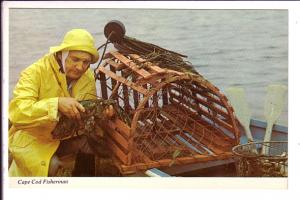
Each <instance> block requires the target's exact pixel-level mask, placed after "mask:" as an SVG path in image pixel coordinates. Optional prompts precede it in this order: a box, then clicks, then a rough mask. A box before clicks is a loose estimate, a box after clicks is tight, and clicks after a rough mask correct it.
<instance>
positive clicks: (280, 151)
mask: <svg viewBox="0 0 300 200" xmlns="http://www.w3.org/2000/svg"><path fill="white" fill-rule="evenodd" d="M263 147H267V148H268V149H269V150H268V153H267V154H265V153H263V152H264V151H263ZM253 148H255V149H256V150H257V153H254V152H253ZM232 151H233V153H234V155H235V156H234V158H235V160H236V162H235V164H236V171H237V176H243V177H287V176H288V143H287V142H286V141H285V142H282V141H271V142H253V143H248V144H242V145H237V146H235V147H234V148H233V149H232Z"/></svg>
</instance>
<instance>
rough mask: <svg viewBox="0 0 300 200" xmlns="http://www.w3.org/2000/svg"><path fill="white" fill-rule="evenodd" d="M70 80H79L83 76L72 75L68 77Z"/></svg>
mask: <svg viewBox="0 0 300 200" xmlns="http://www.w3.org/2000/svg"><path fill="white" fill-rule="evenodd" d="M67 77H68V78H69V79H70V80H78V79H79V78H80V77H81V76H80V75H70V76H67Z"/></svg>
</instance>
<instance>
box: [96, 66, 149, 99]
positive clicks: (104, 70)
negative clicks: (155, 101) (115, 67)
mask: <svg viewBox="0 0 300 200" xmlns="http://www.w3.org/2000/svg"><path fill="white" fill-rule="evenodd" d="M100 71H101V72H103V73H105V74H107V75H109V76H110V77H111V78H113V79H115V80H117V81H120V82H121V83H123V84H125V85H127V86H128V87H131V88H133V89H134V90H136V91H138V92H140V93H142V94H144V95H146V94H147V93H148V91H147V90H146V89H144V88H142V87H140V86H138V85H136V84H134V83H133V82H131V81H128V80H126V79H125V78H123V77H120V76H117V75H116V74H115V73H113V72H111V71H109V70H106V69H104V68H101V69H100Z"/></svg>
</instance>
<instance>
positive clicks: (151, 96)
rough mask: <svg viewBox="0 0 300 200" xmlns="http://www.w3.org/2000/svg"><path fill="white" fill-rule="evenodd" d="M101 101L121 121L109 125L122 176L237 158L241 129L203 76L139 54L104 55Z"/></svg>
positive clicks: (225, 99) (225, 100)
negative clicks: (112, 104)
mask: <svg viewBox="0 0 300 200" xmlns="http://www.w3.org/2000/svg"><path fill="white" fill-rule="evenodd" d="M105 58H106V59H105V60H104V62H103V64H102V65H101V66H100V67H98V69H97V71H96V74H97V75H98V77H97V78H98V79H99V80H100V90H101V92H100V93H101V97H102V98H104V99H112V100H114V101H115V102H116V104H117V105H118V107H119V113H121V114H119V117H118V118H117V119H115V120H114V121H108V122H107V123H105V124H104V126H105V128H106V130H107V132H108V144H109V146H110V149H111V150H112V152H113V154H114V158H115V162H116V164H117V166H118V167H119V169H120V171H121V172H122V173H123V174H128V173H133V172H136V171H138V170H146V169H149V168H153V167H161V166H170V165H173V164H186V163H195V162H205V161H208V160H218V159H226V158H228V157H231V156H232V153H231V149H232V147H233V146H235V145H237V144H238V143H239V129H238V126H237V120H236V118H235V116H234V115H233V109H232V108H231V106H230V105H229V104H228V101H227V98H226V97H225V96H224V95H223V94H222V93H221V92H220V91H219V89H218V88H216V87H215V86H214V85H212V84H211V83H210V82H209V81H207V80H205V79H204V78H203V77H202V76H201V75H196V74H192V73H185V72H179V71H176V70H172V69H170V68H162V67H160V66H157V65H155V64H153V63H152V62H149V61H147V60H146V59H144V58H142V57H140V56H139V55H137V54H125V55H124V54H122V53H120V52H118V51H115V52H109V53H107V54H106V55H105Z"/></svg>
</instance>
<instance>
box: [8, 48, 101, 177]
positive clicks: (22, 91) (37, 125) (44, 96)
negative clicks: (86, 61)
mask: <svg viewBox="0 0 300 200" xmlns="http://www.w3.org/2000/svg"><path fill="white" fill-rule="evenodd" d="M95 95H96V87H95V80H94V76H93V73H92V71H91V70H90V69H88V70H87V71H86V72H85V74H83V75H82V76H81V77H80V79H78V80H77V82H76V83H75V84H74V85H73V86H72V90H71V94H69V92H68V90H67V82H66V76H65V74H64V73H62V72H60V71H59V64H58V63H57V61H56V59H55V56H54V55H53V54H52V53H50V54H47V55H45V56H44V57H43V58H41V59H40V60H38V61H37V62H36V63H34V64H32V65H31V66H29V67H28V68H26V69H25V70H24V71H23V72H22V73H21V78H20V80H19V82H18V84H17V85H16V88H15V90H14V97H13V99H12V100H11V102H10V104H9V119H10V121H11V122H12V124H13V126H12V127H11V128H10V130H9V150H10V152H11V154H12V157H13V162H12V164H11V166H10V168H9V175H10V176H48V168H49V162H50V159H51V157H52V155H53V154H54V153H55V151H56V150H57V148H58V146H59V144H60V141H59V140H54V139H52V135H51V132H52V130H53V129H54V127H55V126H56V124H57V122H58V120H59V113H58V97H69V96H72V97H74V98H76V99H77V100H83V99H93V98H95Z"/></svg>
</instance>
